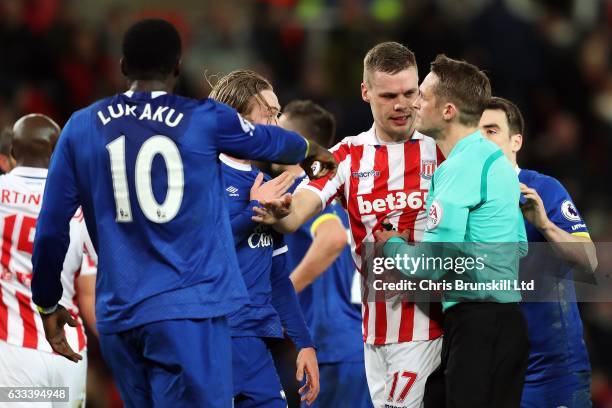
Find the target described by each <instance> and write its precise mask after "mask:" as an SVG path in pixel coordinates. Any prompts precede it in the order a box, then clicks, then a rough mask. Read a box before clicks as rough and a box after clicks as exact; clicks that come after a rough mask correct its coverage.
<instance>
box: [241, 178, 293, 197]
mask: <svg viewBox="0 0 612 408" xmlns="http://www.w3.org/2000/svg"><path fill="white" fill-rule="evenodd" d="M263 178H264V175H263V173H259V174H258V175H257V177H256V178H255V182H254V183H253V186H252V187H251V194H250V198H251V200H257V201H260V202H261V201H270V200H274V199H277V198H280V197H282V195H283V194H285V193H286V192H287V190H289V188H291V186H292V185H293V182H294V178H293V175H292V174H291V173H290V172H288V171H285V172H284V173H282V174H281V175H279V176H277V177H275V178H273V179H272V180H269V181H266V182H265V183H264V182H263Z"/></svg>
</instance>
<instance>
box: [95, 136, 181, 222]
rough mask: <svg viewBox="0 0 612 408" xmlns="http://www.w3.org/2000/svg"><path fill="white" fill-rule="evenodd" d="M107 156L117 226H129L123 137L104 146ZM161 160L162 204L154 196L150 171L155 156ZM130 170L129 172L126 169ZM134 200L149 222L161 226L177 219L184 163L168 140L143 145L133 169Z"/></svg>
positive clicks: (128, 199)
mask: <svg viewBox="0 0 612 408" xmlns="http://www.w3.org/2000/svg"><path fill="white" fill-rule="evenodd" d="M106 149H107V150H108V153H109V155H110V165H111V166H110V167H111V174H112V178H113V192H114V195H115V206H116V210H117V216H116V221H117V222H132V220H133V217H132V207H131V204H130V191H129V188H128V178H127V172H128V168H127V166H126V160H125V136H120V137H118V138H117V139H115V140H113V141H112V142H110V143H109V144H107V145H106ZM158 154H159V155H160V156H161V157H162V158H163V159H164V163H165V166H166V170H167V175H168V180H167V181H168V190H167V193H166V198H165V199H164V201H163V203H158V202H157V199H156V198H155V195H154V194H153V185H152V182H151V170H152V167H153V159H154V158H155V156H156V155H158ZM129 170H132V169H129ZM133 171H134V173H135V175H134V184H135V190H136V198H137V200H138V204H139V206H140V209H141V211H142V213H143V214H144V216H145V217H147V219H148V220H150V221H152V222H155V223H158V224H162V223H166V222H169V221H171V220H172V219H174V217H176V214H177V213H178V210H179V208H181V202H182V201H183V188H184V185H185V176H184V173H183V161H182V159H181V154H180V152H179V150H178V147H177V146H176V144H175V143H174V141H172V139H170V138H169V137H167V136H161V135H156V136H153V137H151V138H149V139H147V141H146V142H144V143H143V144H142V146H141V147H140V150H139V151H138V154H137V156H136V163H135V165H134V169H133Z"/></svg>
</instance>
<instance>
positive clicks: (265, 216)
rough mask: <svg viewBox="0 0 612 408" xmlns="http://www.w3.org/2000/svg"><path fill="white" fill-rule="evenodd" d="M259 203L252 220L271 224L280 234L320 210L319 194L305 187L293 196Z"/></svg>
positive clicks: (297, 226)
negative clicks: (259, 206) (259, 205)
mask: <svg viewBox="0 0 612 408" xmlns="http://www.w3.org/2000/svg"><path fill="white" fill-rule="evenodd" d="M261 205H262V206H261V208H257V207H256V208H254V209H253V211H254V212H255V215H254V216H253V221H255V222H259V223H262V224H267V225H273V226H274V229H275V230H276V231H278V232H280V233H281V234H289V233H291V232H294V231H295V230H297V229H298V228H299V227H300V226H301V225H303V224H304V223H305V222H306V221H308V220H309V219H310V218H312V217H313V216H314V215H316V214H317V213H319V212H320V211H321V210H322V204H321V199H320V198H319V196H318V195H317V194H316V193H314V192H312V191H309V190H306V189H302V190H298V192H297V193H295V194H294V195H293V196H284V197H281V198H280V199H276V200H270V201H265V202H261Z"/></svg>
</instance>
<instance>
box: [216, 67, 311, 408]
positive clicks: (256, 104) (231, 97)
mask: <svg viewBox="0 0 612 408" xmlns="http://www.w3.org/2000/svg"><path fill="white" fill-rule="evenodd" d="M210 97H211V98H213V99H215V100H217V101H219V102H224V103H227V104H228V105H230V106H232V107H234V108H235V109H236V110H237V111H238V112H239V113H240V114H241V115H243V116H244V117H245V118H247V119H248V120H249V121H251V122H252V123H256V124H274V125H275V124H277V119H278V115H279V112H280V105H279V102H278V98H277V97H276V95H275V94H274V90H273V89H272V85H271V84H270V83H269V82H268V81H267V80H266V79H265V78H263V77H262V76H261V75H259V74H257V73H256V72H253V71H248V70H238V71H233V72H231V73H229V74H228V75H226V76H224V77H223V78H221V79H220V80H219V81H218V82H217V83H216V84H215V85H214V86H213V89H212V92H211V94H210ZM220 159H221V161H222V163H223V164H222V166H221V169H222V173H223V178H224V181H225V191H226V196H227V198H228V202H229V214H230V219H231V223H232V232H233V234H234V241H235V244H236V252H237V254H238V264H239V266H240V271H241V272H242V277H243V278H244V281H245V283H246V286H247V290H248V292H249V297H250V303H249V304H248V305H246V306H245V307H243V308H242V309H240V310H238V311H236V312H234V313H232V314H231V315H230V316H229V325H230V332H231V335H232V352H233V370H234V403H235V406H236V407H238V408H246V407H266V408H274V407H279V408H285V407H286V406H287V401H286V400H285V395H284V392H283V390H282V385H281V382H280V379H279V377H278V374H277V373H276V368H275V366H274V360H273V358H272V354H271V353H270V351H269V350H268V347H267V346H266V342H265V339H266V338H282V337H283V330H282V329H283V328H284V329H285V330H286V331H287V334H288V335H289V337H290V338H291V339H292V340H293V343H294V344H295V346H296V348H297V349H298V350H299V353H298V357H297V373H296V378H297V379H298V381H301V380H302V379H304V378H306V384H305V385H304V386H303V387H302V388H301V390H300V392H301V393H302V394H303V395H302V400H303V401H305V402H306V403H307V404H308V405H311V404H312V403H313V402H314V400H315V398H316V397H317V394H318V392H319V373H318V367H317V356H316V354H315V350H314V345H313V341H312V339H311V337H310V333H309V332H308V327H307V326H306V323H305V322H304V317H303V315H302V311H301V309H300V306H299V303H298V300H297V296H296V294H295V290H294V289H293V286H292V284H291V281H290V280H289V272H290V270H289V269H288V268H287V262H286V257H287V245H285V242H284V240H283V236H282V235H281V234H278V233H276V232H275V231H274V230H272V228H271V227H270V226H267V225H259V224H257V223H255V222H254V221H252V220H251V217H252V216H253V215H254V213H253V207H255V206H258V205H259V200H270V199H274V198H278V197H280V196H281V195H282V194H283V193H284V192H285V191H286V190H287V189H288V188H289V187H290V186H291V184H292V181H293V177H292V176H291V174H289V173H283V174H281V175H280V176H279V177H277V178H276V179H274V180H269V177H268V176H267V175H266V176H265V179H266V180H269V181H266V183H264V184H261V182H262V177H264V176H263V175H262V173H261V172H259V171H258V170H257V168H253V167H252V166H251V162H250V161H249V160H240V159H238V158H235V157H231V156H228V155H225V154H221V155H220Z"/></svg>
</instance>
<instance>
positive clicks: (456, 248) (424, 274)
mask: <svg viewBox="0 0 612 408" xmlns="http://www.w3.org/2000/svg"><path fill="white" fill-rule="evenodd" d="M519 198H520V190H519V181H518V177H517V175H516V172H515V170H514V169H513V168H512V165H511V163H510V162H509V161H508V160H507V159H506V157H505V156H504V155H503V152H502V151H501V150H500V149H499V147H497V145H495V144H494V143H492V142H491V141H489V140H487V139H485V138H484V137H483V136H482V134H481V133H480V131H476V132H474V133H472V134H470V135H469V136H467V137H465V138H463V139H461V140H460V141H459V142H458V143H457V144H456V145H455V147H454V148H453V150H452V151H451V153H450V154H449V156H448V157H447V158H446V160H445V161H444V162H443V163H442V164H441V165H440V166H439V167H438V169H437V170H436V171H435V173H434V175H433V180H432V184H431V188H430V191H429V196H428V198H427V212H428V218H427V228H426V231H425V234H424V236H423V241H422V242H423V244H420V245H419V246H408V245H407V244H406V243H405V242H404V241H403V240H401V239H400V238H392V239H390V240H389V241H388V243H387V245H385V247H384V254H385V256H387V257H396V256H397V255H400V256H404V255H407V256H409V257H418V256H420V255H421V254H424V255H426V256H434V257H442V258H444V259H446V260H448V258H449V257H453V258H454V259H455V260H456V261H457V260H458V258H460V257H462V258H468V257H472V258H473V259H476V258H480V259H481V262H480V263H477V265H472V263H470V265H471V266H473V267H472V268H468V269H466V268H461V273H457V270H458V269H457V268H456V267H451V268H450V269H447V268H446V266H445V267H444V268H442V269H440V268H437V269H435V268H434V269H431V268H427V269H420V270H411V271H410V275H412V276H415V277H417V278H421V279H435V280H445V281H447V282H449V283H451V285H450V287H451V288H452V289H449V290H445V291H444V296H443V302H442V304H443V307H444V309H445V310H446V309H447V308H449V307H451V306H453V305H454V304H456V303H458V302H461V301H490V302H499V303H507V302H518V301H520V300H521V296H520V292H519V291H518V290H516V289H515V288H514V286H513V284H514V282H516V281H517V279H518V262H519V259H520V256H523V255H525V253H526V244H522V245H521V244H519V243H526V241H527V239H526V234H525V224H524V221H523V216H522V214H521V211H520V208H519ZM428 243H444V245H441V244H428ZM446 265H448V263H447V264H446ZM402 272H404V273H406V271H405V270H403V271H402ZM458 282H460V283H463V282H469V283H470V285H458V284H457V283H458ZM494 282H498V283H497V284H496V285H494V284H493V283H494ZM502 282H509V283H508V284H505V283H502ZM475 283H480V285H475ZM466 286H467V287H468V288H475V287H478V289H477V290H474V289H465V287H466ZM509 286H510V287H509ZM483 288H484V289H483Z"/></svg>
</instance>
